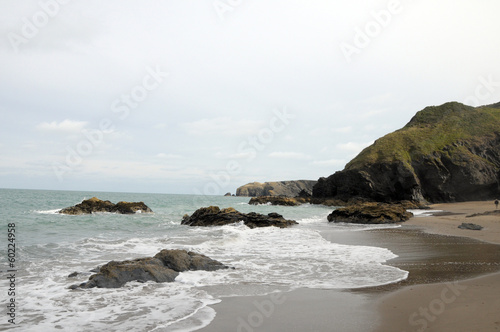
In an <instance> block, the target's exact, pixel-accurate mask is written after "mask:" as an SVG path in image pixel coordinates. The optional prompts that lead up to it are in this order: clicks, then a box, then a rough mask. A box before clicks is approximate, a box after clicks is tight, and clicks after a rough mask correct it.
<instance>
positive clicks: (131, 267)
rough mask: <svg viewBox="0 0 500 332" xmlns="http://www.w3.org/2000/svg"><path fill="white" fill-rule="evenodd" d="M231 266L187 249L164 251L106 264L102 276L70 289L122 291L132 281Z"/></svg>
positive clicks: (160, 279) (157, 279)
mask: <svg viewBox="0 0 500 332" xmlns="http://www.w3.org/2000/svg"><path fill="white" fill-rule="evenodd" d="M227 268H228V267H227V266H226V265H224V264H222V263H220V262H218V261H216V260H213V259H211V258H209V257H207V256H205V255H202V254H198V253H195V252H192V251H189V252H188V251H185V250H166V249H164V250H162V251H160V252H159V253H157V254H156V255H155V256H154V257H146V258H139V259H134V260H130V261H121V262H116V261H111V262H109V263H107V264H105V265H103V266H102V267H101V268H100V270H99V273H96V274H93V275H92V276H90V278H89V281H88V282H86V283H83V284H81V285H78V286H76V287H75V285H73V286H71V287H70V289H76V288H94V287H98V288H119V287H122V286H123V285H125V284H126V283H127V282H129V281H139V282H146V281H155V282H172V281H174V280H175V278H176V277H177V276H178V275H179V272H184V271H197V270H204V271H216V270H220V269H227Z"/></svg>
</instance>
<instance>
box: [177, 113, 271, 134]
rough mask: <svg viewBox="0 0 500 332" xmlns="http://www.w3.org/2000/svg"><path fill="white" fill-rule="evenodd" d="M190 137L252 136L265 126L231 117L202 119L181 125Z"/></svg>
mask: <svg viewBox="0 0 500 332" xmlns="http://www.w3.org/2000/svg"><path fill="white" fill-rule="evenodd" d="M181 128H183V129H184V130H185V131H186V132H187V133H188V134H190V135H197V136H206V135H210V136H215V135H217V136H241V135H251V134H255V133H256V132H258V130H259V129H261V128H264V124H263V123H260V122H258V121H253V120H246V119H241V120H234V119H232V118H231V117H217V118H213V119H201V120H198V121H193V122H186V123H183V124H181Z"/></svg>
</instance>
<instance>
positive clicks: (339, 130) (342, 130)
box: [332, 126, 352, 134]
mask: <svg viewBox="0 0 500 332" xmlns="http://www.w3.org/2000/svg"><path fill="white" fill-rule="evenodd" d="M332 131H333V132H334V133H342V134H347V133H350V132H351V131H352V127H351V126H347V127H340V128H333V129H332Z"/></svg>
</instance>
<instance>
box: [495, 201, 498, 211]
mask: <svg viewBox="0 0 500 332" xmlns="http://www.w3.org/2000/svg"><path fill="white" fill-rule="evenodd" d="M496 209H498V199H495V210H496Z"/></svg>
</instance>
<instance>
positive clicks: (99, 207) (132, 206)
mask: <svg viewBox="0 0 500 332" xmlns="http://www.w3.org/2000/svg"><path fill="white" fill-rule="evenodd" d="M97 212H111V213H122V214H129V213H137V212H146V213H149V212H153V211H151V209H150V208H149V207H148V206H147V205H146V204H144V202H118V203H116V204H113V203H111V202H110V201H103V200H100V199H99V198H97V197H92V198H90V199H87V200H84V201H82V202H81V203H79V204H77V205H75V206H70V207H67V208H64V209H62V210H60V211H59V213H63V214H71V215H79V214H91V213H97Z"/></svg>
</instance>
